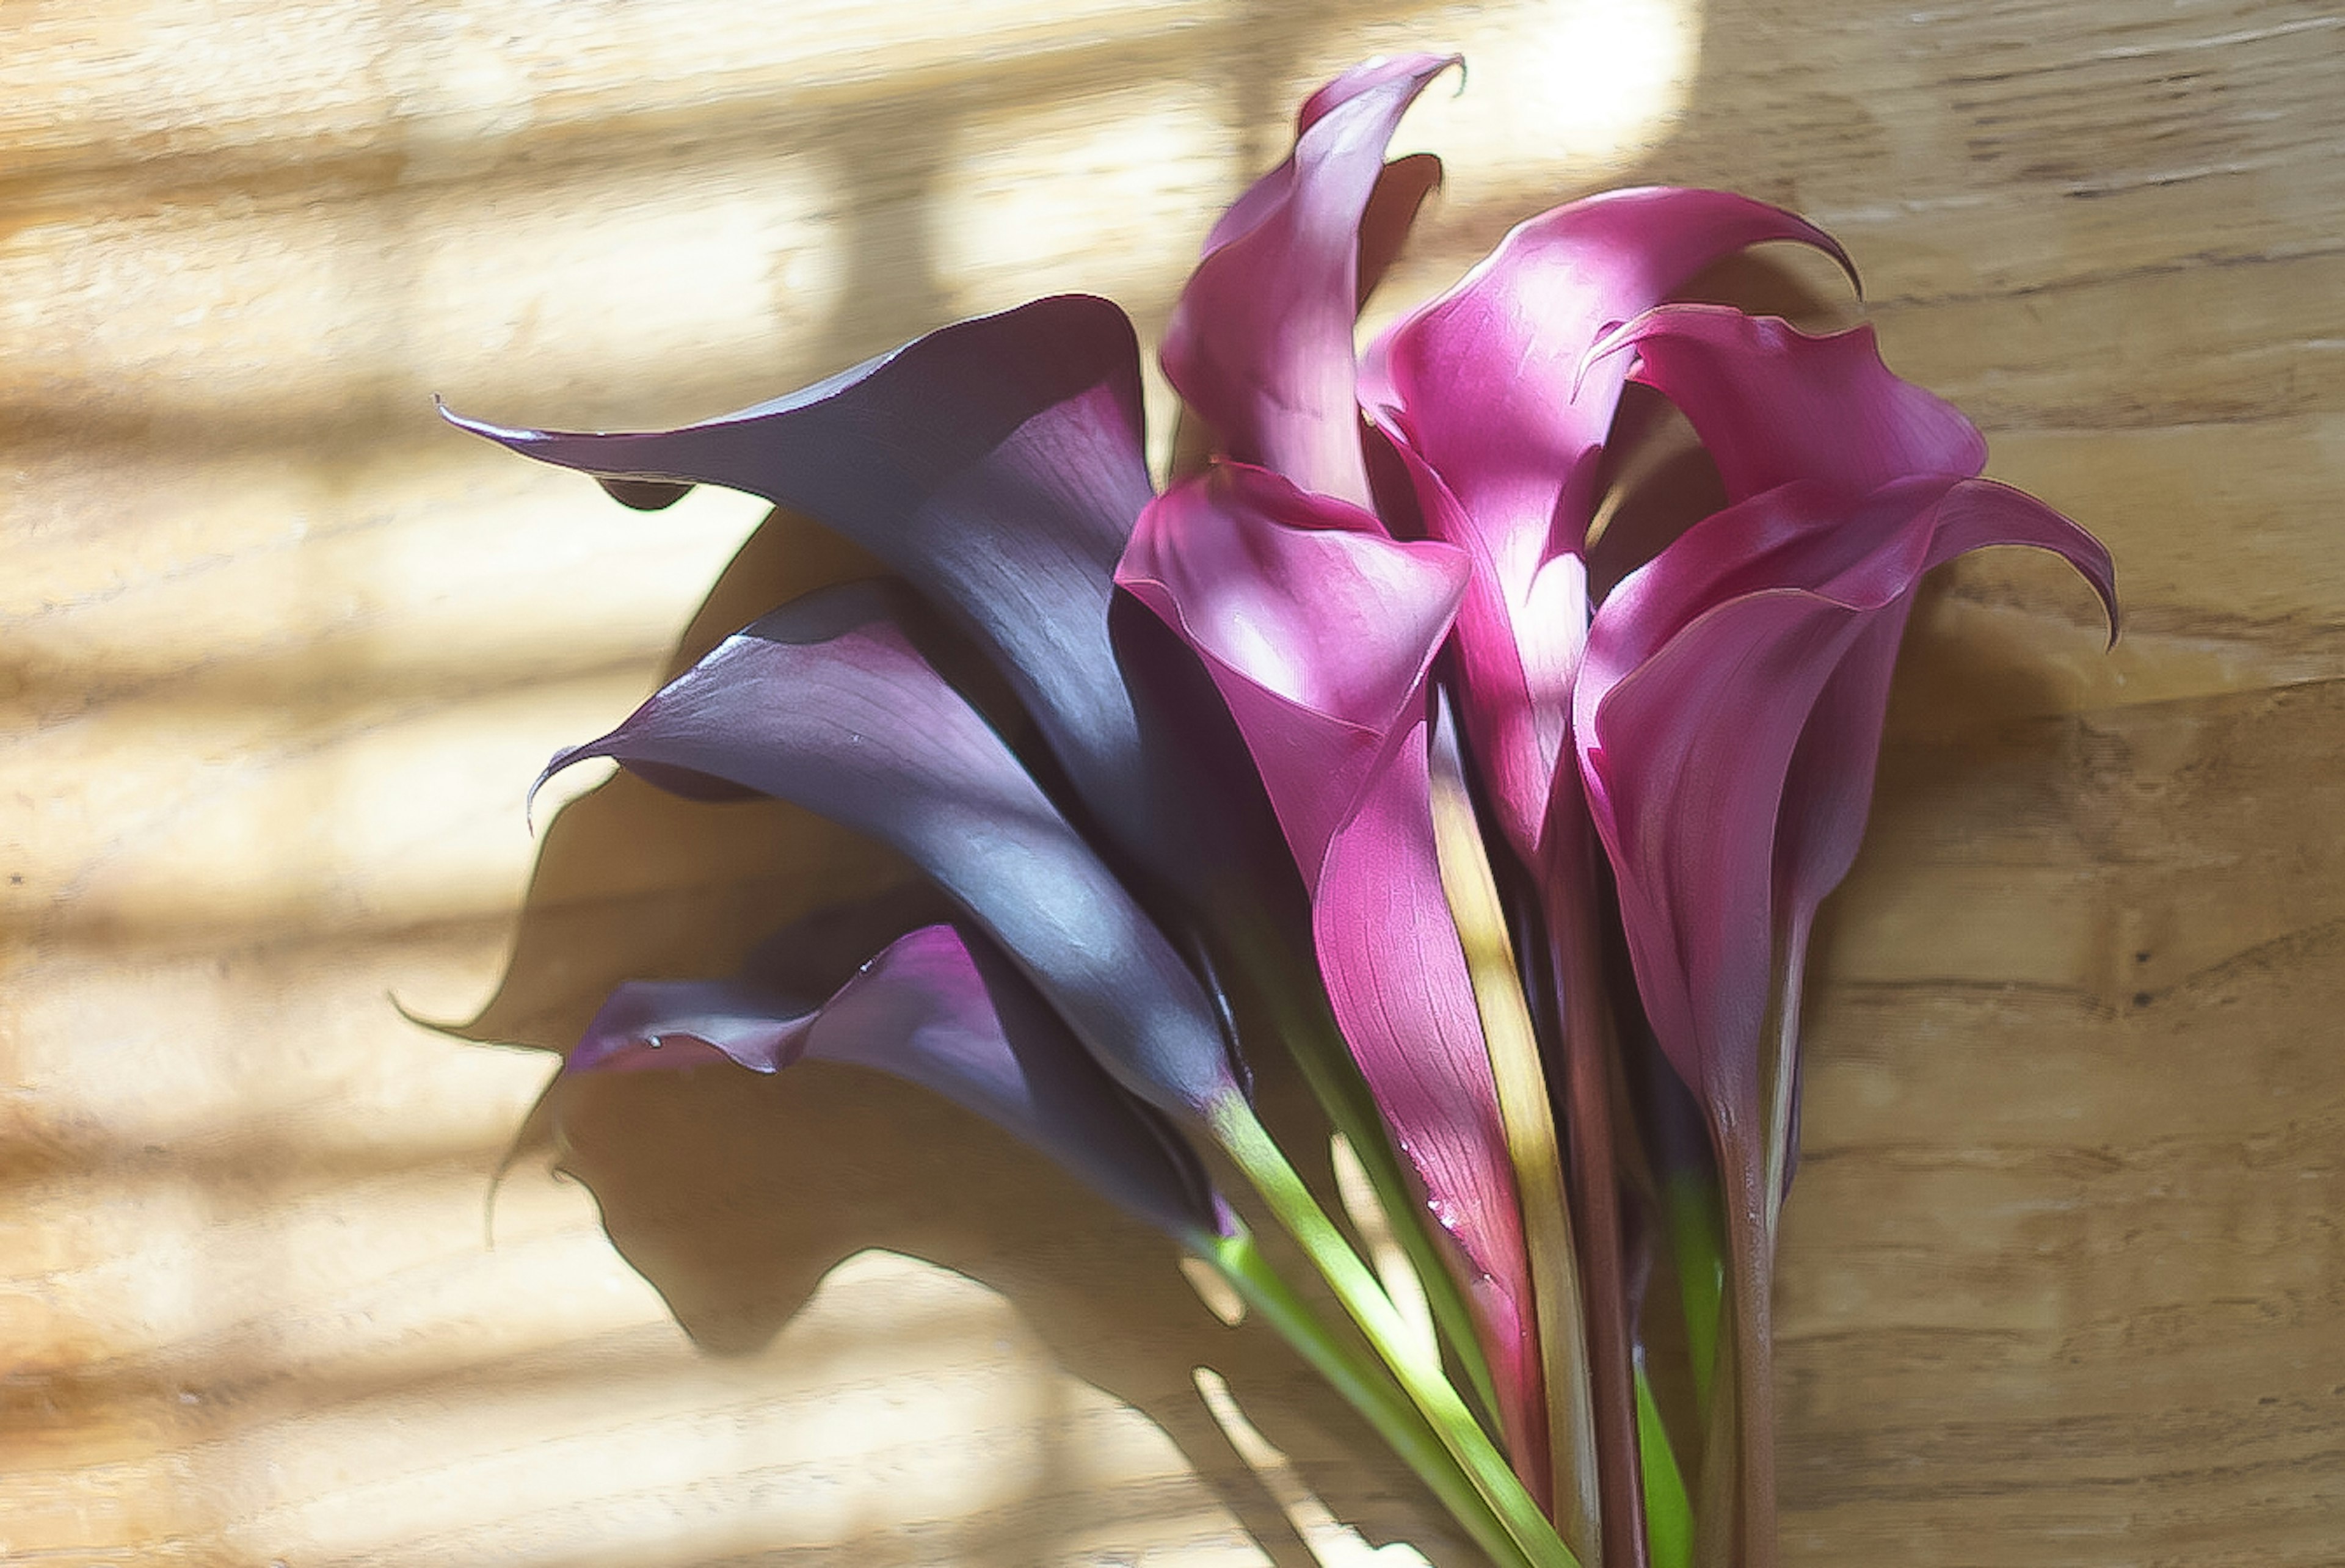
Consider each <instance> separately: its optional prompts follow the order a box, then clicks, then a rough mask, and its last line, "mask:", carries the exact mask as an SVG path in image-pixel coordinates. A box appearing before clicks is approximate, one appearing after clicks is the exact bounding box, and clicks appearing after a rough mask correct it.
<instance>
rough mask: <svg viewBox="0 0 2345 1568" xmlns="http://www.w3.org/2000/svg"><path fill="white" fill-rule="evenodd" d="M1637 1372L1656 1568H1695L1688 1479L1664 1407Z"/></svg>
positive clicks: (1648, 1532) (1640, 1446)
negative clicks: (1672, 1443)
mask: <svg viewBox="0 0 2345 1568" xmlns="http://www.w3.org/2000/svg"><path fill="white" fill-rule="evenodd" d="M1639 1361H1640V1364H1639V1366H1638V1368H1637V1451H1638V1452H1639V1456H1640V1457H1642V1459H1643V1460H1644V1463H1643V1465H1642V1466H1641V1467H1640V1469H1641V1471H1642V1472H1643V1475H1644V1480H1645V1540H1646V1543H1647V1546H1648V1548H1649V1549H1650V1552H1651V1553H1652V1563H1653V1568H1692V1563H1693V1500H1692V1499H1691V1498H1690V1497H1689V1496H1688V1495H1687V1493H1686V1483H1685V1476H1684V1474H1683V1472H1680V1470H1679V1469H1678V1456H1677V1452H1676V1451H1675V1450H1674V1449H1672V1448H1670V1434H1669V1431H1668V1430H1667V1429H1666V1428H1665V1427H1664V1426H1663V1425H1662V1423H1661V1407H1660V1405H1659V1404H1657V1403H1656V1402H1654V1400H1653V1388H1652V1385H1651V1384H1650V1383H1649V1382H1647V1381H1645V1369H1644V1367H1643V1365H1642V1364H1641V1358H1639Z"/></svg>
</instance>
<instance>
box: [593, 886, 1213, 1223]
mask: <svg viewBox="0 0 2345 1568" xmlns="http://www.w3.org/2000/svg"><path fill="white" fill-rule="evenodd" d="M776 969H777V966H776V965H775V964H774V963H773V962H772V959H771V956H770V954H760V955H756V956H752V958H751V960H750V962H749V963H748V964H747V965H746V966H745V967H744V968H743V970H742V972H741V973H740V974H738V975H736V976H731V977H730V978H727V979H722V980H667V981H635V982H633V983H631V984H628V985H624V986H620V987H619V988H618V989H617V990H616V991H614V992H613V993H612V994H611V997H610V999H609V1000H608V1001H606V1002H604V1004H603V1007H602V1010H601V1011H600V1012H598V1013H596V1014H595V1016H594V1022H593V1023H591V1024H589V1025H588V1026H587V1028H586V1033H585V1035H584V1037H583V1038H581V1039H580V1041H579V1043H578V1045H577V1047H576V1048H575V1049H574V1050H573V1051H572V1052H571V1053H570V1057H569V1060H568V1063H567V1067H568V1070H569V1071H572V1072H591V1071H606V1072H626V1071H645V1070H653V1069H668V1070H675V1069H681V1068H688V1067H699V1066H703V1065H706V1064H709V1063H714V1062H727V1061H729V1062H731V1063H734V1064H736V1065H737V1066H739V1067H746V1068H748V1069H749V1070H751V1071H753V1072H758V1073H771V1072H775V1071H777V1070H779V1069H781V1068H783V1067H789V1066H791V1065H792V1064H794V1063H797V1062H799V1061H827V1062H839V1063H845V1064H847V1065H849V1066H854V1067H869V1068H872V1069H874V1070H875V1071H878V1072H884V1073H888V1074H890V1075H891V1076H893V1077H899V1078H902V1079H904V1080H905V1081H907V1082H909V1083H915V1084H919V1085H920V1086H921V1087H926V1088H929V1089H933V1090H935V1091H936V1092H937V1093H939V1094H941V1095H943V1096H944V1097H945V1098H948V1099H949V1100H951V1101H953V1102H954V1103H955V1104H957V1105H959V1106H961V1107H962V1108H965V1109H968V1110H970V1111H974V1112H975V1113H977V1114H978V1115H980V1116H981V1117H984V1118H986V1119H987V1120H989V1121H990V1122H992V1123H994V1124H995V1125H996V1126H998V1127H1000V1128H1003V1129H1004V1130H1005V1131H1008V1132H1010V1134H1012V1135H1014V1136H1015V1137H1017V1138H1021V1139H1023V1140H1024V1141H1026V1142H1027V1143H1030V1144H1031V1145H1033V1146H1034V1147H1035V1148H1038V1149H1040V1150H1041V1151H1042V1152H1043V1153H1045V1154H1047V1155H1049V1156H1050V1157H1051V1158H1053V1159H1056V1160H1057V1161H1059V1163H1060V1164H1061V1165H1063V1166H1065V1167H1066V1168H1068V1169H1069V1170H1071V1171H1072V1172H1073V1173H1074V1174H1075V1175H1077V1176H1078V1177H1080V1178H1081V1179H1083V1180H1084V1181H1085V1182H1086V1183H1088V1184H1089V1185H1090V1186H1091V1187H1092V1188H1094V1189H1097V1190H1098V1191H1099V1192H1100V1193H1101V1194H1102V1195H1103V1196H1105V1197H1107V1198H1109V1199H1112V1200H1113V1201H1114V1202H1117V1203H1119V1204H1121V1205H1122V1206H1123V1207H1124V1208H1125V1209H1128V1210H1130V1211H1131V1212H1132V1213H1133V1214H1135V1215H1137V1216H1139V1217H1140V1218H1141V1219H1145V1220H1147V1221H1148V1222H1149V1223H1151V1224H1152V1225H1154V1226H1156V1227H1157V1228H1158V1229H1162V1230H1163V1231H1165V1232H1167V1233H1168V1234H1170V1235H1173V1236H1174V1237H1176V1238H1182V1239H1189V1238H1195V1237H1200V1236H1203V1235H1207V1234H1220V1233H1222V1232H1223V1230H1224V1229H1226V1216H1225V1211H1224V1210H1223V1209H1222V1207H1221V1204H1220V1201H1219V1199H1216V1198H1215V1197H1214V1196H1213V1191H1212V1189H1211V1187H1210V1186H1209V1185H1208V1183H1207V1182H1206V1179H1205V1173H1204V1168H1203V1166H1202V1165H1201V1164H1199V1163H1198V1160H1197V1157H1196V1154H1195V1152H1194V1151H1193V1149H1191V1148H1189V1147H1188V1146H1187V1145H1186V1144H1185V1143H1183V1141H1182V1140H1181V1139H1180V1138H1179V1137H1178V1135H1176V1134H1175V1133H1174V1132H1173V1130H1172V1129H1171V1128H1169V1127H1167V1126H1165V1125H1164V1123H1163V1122H1162V1120H1161V1119H1159V1118H1157V1117H1156V1116H1154V1115H1153V1113H1152V1112H1151V1111H1149V1110H1148V1109H1147V1108H1145V1107H1144V1106H1142V1104H1141V1102H1140V1101H1139V1100H1137V1099H1136V1098H1133V1097H1132V1095H1130V1094H1129V1093H1128V1092H1127V1091H1125V1090H1124V1089H1123V1088H1122V1086H1120V1085H1119V1084H1117V1083H1116V1082H1115V1081H1114V1080H1113V1079H1112V1078H1110V1077H1108V1076H1107V1074H1106V1073H1105V1072H1103V1071H1101V1067H1100V1065H1099V1063H1098V1062H1097V1061H1096V1060H1094V1059H1093V1058H1092V1057H1091V1055H1090V1053H1088V1052H1087V1051H1085V1050H1084V1049H1083V1048H1082V1047H1081V1045H1080V1044H1078V1043H1077V1042H1076V1040H1075V1038H1074V1037H1073V1036H1072V1035H1071V1034H1070V1033H1069V1032H1068V1031H1067V1027H1066V1026H1065V1025H1064V1024H1062V1023H1061V1022H1060V1021H1059V1017H1058V1015H1057V1014H1055V1013H1054V1012H1052V1011H1051V1008H1050V1007H1049V1006H1048V1005H1047V1004H1046V1003H1044V1002H1043V1000H1042V998H1041V996H1039V995H1037V994H1036V993H1035V991H1034V989H1033V987H1032V986H1030V985H1029V984H1028V983H1027V982H1026V980H1025V979H1024V978H1023V976H1020V975H1019V974H1018V972H1017V970H1016V969H1015V967H1014V966H1011V965H1010V963H1008V962H1007V961H1006V960H1005V959H1004V958H1003V957H1002V956H1001V954H1000V950H999V949H997V948H996V947H994V946H993V945H992V944H991V943H990V942H989V941H987V940H986V938H984V937H983V936H980V935H979V934H977V933H976V932H975V931H971V930H966V929H962V928H960V927H959V926H950V925H939V926H921V927H919V929H917V930H914V931H910V932H908V933H906V934H905V935H904V936H899V937H898V938H897V939H896V940H895V941H893V942H891V943H889V944H888V946H886V947H885V948H883V949H882V950H881V951H880V952H879V954H878V956H876V957H874V958H872V959H871V960H870V961H869V962H868V963H867V964H865V965H864V966H863V967H862V968H861V969H860V970H858V971H857V973H856V974H855V975H854V976H853V977H852V978H850V979H849V980H848V982H847V983H846V984H845V985H844V986H840V987H839V988H838V989H837V991H836V992H835V993H833V994H832V995H831V996H830V997H829V998H828V999H827V1000H825V1001H819V1002H810V1001H808V1000H807V999H805V998H803V997H802V996H798V995H796V994H795V993H794V991H793V990H792V989H791V988H790V987H789V986H788V985H787V982H786V981H784V980H783V979H782V978H781V976H778V975H777V973H776V972H775V971H776Z"/></svg>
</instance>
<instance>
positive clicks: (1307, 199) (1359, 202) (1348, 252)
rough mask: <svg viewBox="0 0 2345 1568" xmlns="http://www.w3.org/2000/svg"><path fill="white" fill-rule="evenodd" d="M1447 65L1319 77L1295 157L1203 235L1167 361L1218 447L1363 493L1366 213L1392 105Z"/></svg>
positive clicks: (1397, 110)
mask: <svg viewBox="0 0 2345 1568" xmlns="http://www.w3.org/2000/svg"><path fill="white" fill-rule="evenodd" d="M1455 64H1457V60H1456V58H1455V57H1454V56H1437V55H1409V56H1401V57H1399V58H1396V59H1390V60H1372V61H1370V62H1369V63H1368V64H1366V65H1365V66H1357V67H1355V69H1353V70H1350V71H1347V72H1345V74H1344V75H1343V76H1338V77H1336V78H1335V80H1334V81H1332V82H1330V83H1328V84H1327V85H1326V86H1324V87H1322V88H1320V89H1319V90H1318V91H1317V92H1316V93H1314V94H1313V95H1312V96H1311V97H1310V99H1309V100H1308V101H1307V102H1305V103H1304V106H1303V110H1302V113H1301V114H1300V115H1299V116H1297V118H1296V124H1295V136H1294V153H1293V155H1292V156H1291V157H1288V158H1287V160H1286V161H1285V162H1284V163H1283V164H1281V165H1280V166H1279V167H1277V168H1275V169H1274V170H1272V171H1271V172H1270V173H1269V174H1268V175H1265V176H1264V177H1263V178H1261V179H1260V180H1258V181H1256V182H1255V183H1254V186H1253V187H1251V188H1250V189H1248V190H1247V191H1246V193H1245V194H1244V196H1242V197H1239V198H1238V199H1237V201H1236V202H1234V203H1233V204H1232V206H1231V207H1230V208H1229V210H1228V211H1227V212H1225V213H1223V215H1222V219H1221V221H1220V222H1219V223H1217V224H1215V225H1214V226H1213V233H1212V234H1211V235H1209V236H1208V237H1207V238H1206V240H1205V255H1204V259H1203V260H1202V261H1201V262H1199V263H1198V265H1197V270H1196V272H1195V273H1194V274H1193V275H1192V276H1191V278H1190V279H1189V284H1188V287H1187V288H1184V289H1183V290H1182V294H1181V298H1180V301H1179V303H1177V304H1176V305H1175V306H1174V307H1173V319H1172V320H1171V322H1170V323H1169V324H1168V325H1167V326H1166V328H1165V330H1164V356H1163V357H1164V373H1165V375H1166V376H1167V377H1168V378H1170V379H1171V380H1172V382H1173V387H1174V388H1175V389H1178V390H1179V392H1180V393H1181V396H1182V397H1183V399H1185V400H1187V402H1188V404H1189V406H1190V407H1191V408H1193V410H1196V412H1197V413H1198V414H1199V415H1200V416H1201V417H1202V418H1203V420H1205V422H1206V423H1207V424H1208V425H1210V426H1212V427H1213V431H1214V434H1215V435H1216V436H1217V437H1218V438H1219V447H1218V450H1220V451H1222V452H1223V453H1224V454H1225V455H1227V456H1229V457H1232V458H1234V459H1236V460H1239V461H1241V462H1247V463H1254V464H1258V465H1260V466H1261V467H1264V468H1266V469H1270V470H1273V471H1274V472H1277V473H1281V474H1284V475H1285V476H1286V477H1287V478H1288V479H1290V480H1293V481H1294V482H1295V483H1296V484H1298V485H1300V486H1302V487H1303V488H1304V489H1305V490H1308V491H1315V492H1316V493H1318V494H1321V495H1331V496H1334V497H1335V498H1337V499H1338V500H1341V501H1350V502H1352V503H1354V504H1355V505H1359V506H1365V505H1366V504H1367V503H1368V476H1367V468H1366V463H1365V460H1364V459H1363V457H1362V456H1361V452H1360V413H1359V403H1358V400H1357V397H1356V395H1355V386H1354V381H1353V356H1352V333H1353V324H1354V321H1355V318H1356V317H1357V315H1358V313H1359V296H1360V288H1361V257H1360V249H1361V231H1362V222H1363V219H1364V218H1365V217H1366V216H1367V215H1368V214H1369V210H1370V204H1371V200H1372V198H1373V197H1375V195H1376V189H1377V186H1378V183H1379V181H1380V179H1382V178H1383V177H1384V176H1385V172H1386V164H1385V147H1386V144H1387V143H1388V142H1390V141H1391V140H1392V135H1393V130H1394V128H1395V127H1396V126H1398V125H1399V123H1400V117H1401V116H1402V115H1403V114H1404V113H1406V111H1407V109H1408V106H1409V105H1411V104H1413V103H1415V102H1416V97H1417V95H1418V94H1419V93H1421V92H1423V91H1424V90H1425V86H1426V83H1428V82H1430V81H1431V80H1432V79H1433V78H1434V77H1435V76H1438V75H1440V74H1441V73H1442V72H1443V71H1445V70H1447V68H1448V67H1449V66H1453V65H1455ZM1404 165H1406V160H1404ZM1396 167H1400V166H1396ZM1406 167H1417V166H1406ZM1403 183H1404V185H1407V184H1413V183H1414V181H1413V179H1412V180H1405V181H1404V182H1403ZM1419 194H1420V195H1421V193H1419ZM1395 205H1399V204H1398V203H1397V202H1396V203H1395ZM1406 205H1407V207H1408V208H1409V210H1411V211H1414V208H1415V202H1414V201H1413V200H1411V201H1408V202H1407V204H1406ZM1375 259H1376V258H1371V261H1372V264H1373V262H1374V261H1375Z"/></svg>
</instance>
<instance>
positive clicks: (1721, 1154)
mask: <svg viewBox="0 0 2345 1568" xmlns="http://www.w3.org/2000/svg"><path fill="white" fill-rule="evenodd" d="M1751 1098H1752V1099H1753V1100H1754V1101H1755V1099H1756V1097H1755V1096H1752V1097H1751ZM1751 1130H1752V1129H1751V1125H1750V1121H1749V1120H1746V1121H1745V1122H1744V1123H1743V1124H1742V1125H1741V1126H1740V1127H1737V1126H1735V1125H1734V1124H1733V1122H1732V1121H1731V1112H1729V1113H1727V1114H1726V1115H1724V1116H1721V1115H1719V1114H1718V1113H1716V1112H1713V1119H1712V1123H1711V1136H1712V1137H1713V1138H1714V1139H1715V1140H1716V1143H1717V1148H1718V1164H1719V1169H1720V1172H1721V1175H1722V1176H1723V1177H1724V1178H1725V1179H1726V1181H1727V1182H1728V1183H1729V1184H1730V1185H1729V1189H1728V1193H1727V1199H1728V1201H1727V1215H1726V1258H1727V1290H1728V1292H1729V1297H1730V1300H1731V1303H1732V1311H1733V1317H1734V1396H1735V1397H1734V1404H1735V1411H1736V1425H1737V1426H1738V1427H1739V1429H1740V1431H1741V1442H1739V1443H1737V1444H1736V1449H1737V1452H1736V1468H1737V1470H1738V1471H1739V1472H1741V1488H1740V1491H1741V1510H1740V1512H1741V1532H1740V1536H1741V1543H1742V1551H1741V1559H1740V1562H1739V1563H1738V1564H1737V1568H1774V1563H1775V1386H1774V1343H1775V1334H1774V1306H1773V1300H1772V1298H1773V1295H1774V1278H1775V1269H1774V1256H1773V1254H1774V1249H1773V1247H1772V1246H1771V1244H1770V1242H1769V1239H1768V1236H1767V1219H1768V1207H1769V1199H1768V1193H1767V1179H1766V1174H1765V1164H1766V1162H1765V1158H1764V1153H1763V1151H1762V1150H1761V1148H1760V1147H1759V1141H1758V1139H1756V1138H1753V1137H1752V1136H1751Z"/></svg>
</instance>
